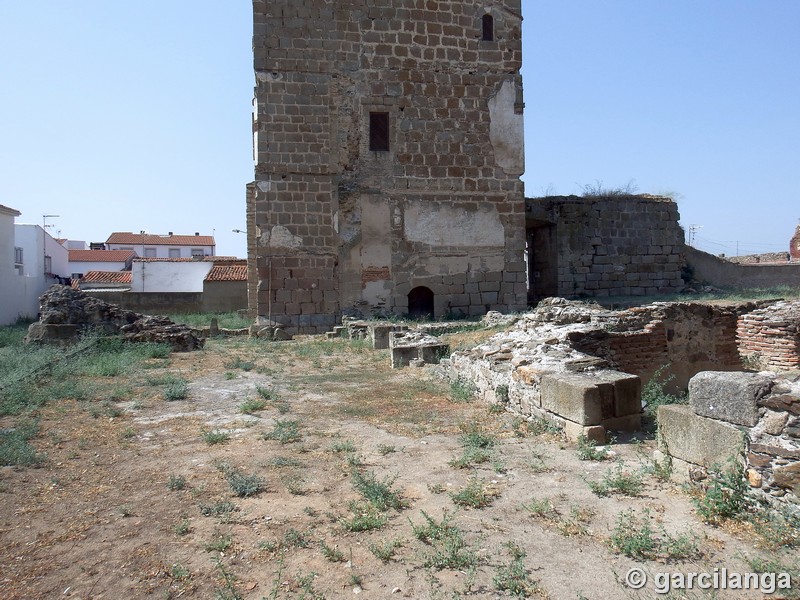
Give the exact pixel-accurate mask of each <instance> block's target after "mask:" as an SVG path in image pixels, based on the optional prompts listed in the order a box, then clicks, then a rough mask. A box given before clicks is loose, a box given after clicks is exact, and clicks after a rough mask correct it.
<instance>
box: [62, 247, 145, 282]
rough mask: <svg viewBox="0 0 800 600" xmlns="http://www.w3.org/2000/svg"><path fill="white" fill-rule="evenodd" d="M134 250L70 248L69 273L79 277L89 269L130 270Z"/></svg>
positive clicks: (134, 255) (134, 253)
mask: <svg viewBox="0 0 800 600" xmlns="http://www.w3.org/2000/svg"><path fill="white" fill-rule="evenodd" d="M135 257H136V252H134V251H133V250H70V251H69V273H70V276H71V277H73V278H76V279H77V278H79V277H80V276H81V275H84V274H86V273H88V272H89V271H130V269H131V262H132V261H133V259H134V258H135Z"/></svg>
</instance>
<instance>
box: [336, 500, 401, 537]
mask: <svg viewBox="0 0 800 600" xmlns="http://www.w3.org/2000/svg"><path fill="white" fill-rule="evenodd" d="M348 507H349V509H350V512H351V513H352V516H350V517H349V518H341V519H339V525H341V526H342V527H343V528H344V529H346V530H347V531H354V532H358V531H373V530H375V529H381V528H382V527H383V526H384V525H386V523H387V522H388V521H389V518H388V517H387V516H386V515H384V514H383V513H381V512H379V511H378V509H377V508H375V506H374V505H373V504H372V503H371V502H350V503H349V505H348Z"/></svg>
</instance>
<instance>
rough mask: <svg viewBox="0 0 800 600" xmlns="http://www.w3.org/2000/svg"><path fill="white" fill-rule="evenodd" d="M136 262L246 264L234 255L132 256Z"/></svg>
mask: <svg viewBox="0 0 800 600" xmlns="http://www.w3.org/2000/svg"><path fill="white" fill-rule="evenodd" d="M133 260H134V261H136V262H212V263H230V264H247V261H246V260H245V259H243V258H238V257H236V256H204V257H203V258H138V257H137V258H134V259H133Z"/></svg>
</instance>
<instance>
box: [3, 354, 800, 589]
mask: <svg viewBox="0 0 800 600" xmlns="http://www.w3.org/2000/svg"><path fill="white" fill-rule="evenodd" d="M169 374H172V375H174V376H178V377H182V378H185V379H186V380H187V381H188V382H189V383H188V394H187V395H186V397H185V399H180V400H173V401H168V400H166V399H165V398H164V394H165V389H166V384H165V382H166V381H168V379H167V375H169ZM116 379H117V380H118V381H116V382H115V383H117V384H119V385H125V386H128V388H129V393H128V394H127V399H126V400H123V401H113V402H110V403H109V402H108V401H106V402H103V401H102V400H103V399H102V398H97V399H94V400H93V401H80V402H79V401H73V400H62V401H59V402H53V403H49V404H47V405H46V406H45V407H44V408H42V409H40V411H39V427H40V428H39V434H38V435H37V437H36V438H35V439H34V440H33V444H34V445H35V447H36V449H37V450H38V451H40V452H42V453H44V454H45V455H46V457H47V460H46V462H45V463H44V464H43V465H42V466H41V467H38V468H19V467H3V468H2V469H0V565H2V573H0V598H3V599H5V600H12V599H26V600H30V599H36V598H81V599H87V600H88V599H99V598H108V599H123V598H124V599H127V598H221V599H234V598H244V599H247V600H251V599H254V600H257V599H261V598H268V599H290V598H308V599H315V598H350V597H359V598H387V599H388V598H419V599H425V598H448V599H449V598H501V597H509V596H512V595H516V596H517V597H534V598H538V597H542V598H548V597H549V598H554V599H581V598H585V599H592V600H600V599H608V598H610V599H615V598H652V597H654V596H655V592H654V585H653V583H652V577H654V576H655V575H656V574H657V573H659V572H682V573H687V572H691V571H694V572H698V571H699V572H710V573H713V572H714V569H715V568H717V569H721V568H723V567H725V568H727V569H728V570H729V571H742V572H743V571H748V570H750V569H749V565H751V564H753V561H755V560H757V559H759V558H760V559H763V560H778V561H783V562H784V563H785V562H786V561H787V560H791V559H792V556H793V554H792V552H793V551H792V550H788V549H785V548H779V549H774V548H773V549H766V548H763V547H759V544H761V542H760V541H759V539H760V538H759V537H758V536H756V535H755V534H754V533H753V531H752V530H751V529H750V528H748V527H746V526H741V525H736V526H723V527H712V526H709V525H706V524H704V523H702V522H701V520H700V519H699V518H698V516H697V515H696V511H695V508H694V506H693V504H692V501H691V497H690V495H689V494H688V492H687V491H685V490H684V489H682V488H681V487H680V486H677V485H675V484H672V483H665V482H663V481H661V480H659V479H658V478H657V477H655V476H654V475H653V474H649V471H652V468H653V465H652V463H651V458H650V457H651V451H652V448H653V444H654V442H653V441H652V440H644V441H640V442H631V441H627V442H624V443H623V442H622V441H619V442H618V443H616V444H614V445H613V447H612V450H613V453H614V456H613V457H612V458H611V459H610V460H602V461H597V460H580V459H579V458H578V452H577V448H576V445H575V444H573V443H567V442H565V441H564V440H563V439H562V438H561V437H560V435H559V434H558V433H554V432H550V431H543V428H542V427H540V425H541V424H537V423H534V424H532V426H531V427H528V426H527V425H526V424H525V423H523V422H520V420H519V419H515V417H514V415H511V414H510V413H506V412H503V411H497V410H491V408H490V407H488V406H487V405H485V404H482V403H480V402H477V401H472V402H470V401H463V400H462V401H456V399H457V398H456V399H454V397H453V393H452V390H451V388H450V386H449V384H447V383H446V382H444V381H442V380H441V379H439V378H437V377H435V375H434V373H433V369H431V368H427V367H426V368H423V369H410V368H408V369H403V370H392V369H390V368H389V356H388V353H387V351H373V350H370V349H368V348H367V347H365V346H364V345H363V344H361V343H358V342H350V341H346V340H333V341H326V340H322V339H320V338H307V339H300V340H295V341H291V342H281V343H270V342H259V341H256V340H248V339H236V338H234V339H214V340H210V341H209V342H208V343H207V345H206V348H205V349H204V350H203V351H200V352H194V353H188V354H173V355H171V356H170V357H169V358H167V359H149V360H148V361H145V362H144V363H142V364H139V365H131V366H130V369H129V370H126V372H125V373H122V374H119V375H117V377H116ZM248 401H250V403H251V405H252V406H251V407H250V410H251V411H252V412H251V414H245V412H243V408H242V405H243V404H245V403H246V402H248ZM258 401H261V402H262V404H263V407H260V406H259V405H258ZM11 424H12V419H11V418H5V419H0V428H2V427H9V426H10V425H11ZM226 435H227V436H228V437H227V439H225V438H226ZM469 441H472V442H473V448H474V449H473V453H472V454H471V455H467V456H465V444H467V443H468V442H469ZM212 442H216V443H212ZM620 473H621V474H622V475H623V477H624V476H625V475H626V474H629V473H632V474H634V475H636V476H639V477H641V480H642V482H643V488H642V489H641V491H639V492H638V493H635V495H625V494H622V493H614V490H613V489H612V491H611V492H610V493H608V495H606V496H601V495H597V494H595V493H593V491H592V490H591V489H590V484H591V483H596V482H600V481H602V480H603V478H604V477H606V481H609V479H608V477H610V476H611V475H613V474H617V475H619V474H620ZM465 489H467V490H468V492H469V493H468V494H465V495H464V496H465V498H466V500H467V501H470V500H471V501H474V502H475V503H477V504H483V503H485V504H486V506H484V507H482V508H473V507H470V506H465V505H463V504H462V505H460V504H458V503H457V501H459V498H460V497H459V496H458V495H457V494H458V493H459V492H462V491H464V490H465ZM634 492H635V490H633V491H632V492H631V493H634ZM239 494H244V495H239ZM631 511H632V512H631ZM620 523H621V524H627V525H631V526H632V528H633V530H634V534H635V533H636V532H640V531H642V530H644V529H646V526H648V524H649V526H651V527H652V528H653V532H654V536H655V537H656V538H657V539H660V540H661V543H662V546H661V547H660V548H659V549H657V550H656V551H654V552H652V553H650V554H647V556H651V557H652V558H649V559H638V560H637V559H633V558H629V557H627V556H626V555H625V554H623V553H622V552H621V551H620V550H619V549H615V548H614V546H613V544H612V542H611V541H610V538H611V537H612V535H613V534H614V531H615V529H617V528H618V526H619V524H620ZM682 544H683V545H682ZM687 548H688V549H687ZM676 556H677V557H680V556H685V557H686V558H674V557H676ZM670 557H673V558H670ZM632 567H641V568H643V569H644V570H645V572H646V573H648V574H649V575H650V576H651V582H650V583H648V585H647V586H646V587H645V588H644V589H643V590H634V589H631V588H629V587H627V586H626V585H625V583H624V578H625V575H626V573H627V572H628V571H629V569H631V568H632ZM655 597H670V598H684V597H687V598H761V597H765V596H763V595H762V594H760V593H757V592H736V593H734V592H732V591H730V590H729V591H722V592H718V593H716V592H704V591H701V590H697V589H695V590H693V591H691V592H686V593H684V592H680V591H674V592H672V593H671V594H670V595H668V596H655ZM768 597H770V598H775V597H782V596H781V594H779V593H778V594H775V595H773V596H768Z"/></svg>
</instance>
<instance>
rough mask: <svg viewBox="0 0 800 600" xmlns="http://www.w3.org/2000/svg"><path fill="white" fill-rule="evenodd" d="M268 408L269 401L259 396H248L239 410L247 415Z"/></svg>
mask: <svg viewBox="0 0 800 600" xmlns="http://www.w3.org/2000/svg"><path fill="white" fill-rule="evenodd" d="M265 408H267V403H266V402H265V401H264V400H261V399H258V398H248V399H247V400H245V401H244V402H242V404H241V405H239V411H240V412H241V413H243V414H245V415H252V414H253V413H255V412H258V411H261V410H264V409H265Z"/></svg>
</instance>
